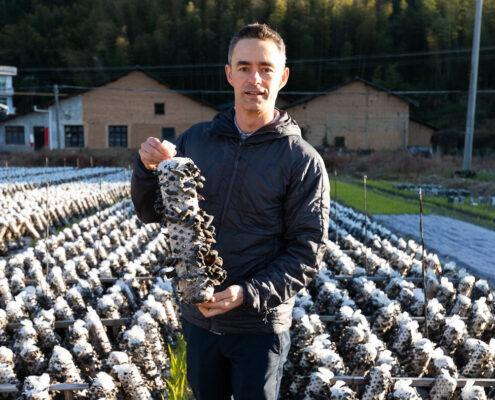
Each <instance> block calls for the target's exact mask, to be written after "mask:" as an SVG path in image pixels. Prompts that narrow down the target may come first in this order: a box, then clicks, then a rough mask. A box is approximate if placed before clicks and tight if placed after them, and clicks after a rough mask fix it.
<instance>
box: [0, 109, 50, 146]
mask: <svg viewBox="0 0 495 400" xmlns="http://www.w3.org/2000/svg"><path fill="white" fill-rule="evenodd" d="M6 126H24V145H17V144H6V143H5V127H6ZM35 126H42V127H44V128H45V127H48V113H37V112H32V113H29V114H26V115H22V116H19V117H16V118H12V119H9V120H7V121H4V122H2V123H0V151H26V150H34V147H31V146H30V141H31V139H32V137H31V135H33V140H34V131H33V129H34V127H35Z"/></svg>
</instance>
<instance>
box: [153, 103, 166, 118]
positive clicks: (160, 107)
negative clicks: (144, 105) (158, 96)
mask: <svg viewBox="0 0 495 400" xmlns="http://www.w3.org/2000/svg"><path fill="white" fill-rule="evenodd" d="M155 115H165V103H155Z"/></svg>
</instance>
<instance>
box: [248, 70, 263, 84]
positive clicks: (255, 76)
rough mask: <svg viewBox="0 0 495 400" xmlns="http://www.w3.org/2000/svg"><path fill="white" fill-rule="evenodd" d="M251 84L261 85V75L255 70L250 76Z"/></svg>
mask: <svg viewBox="0 0 495 400" xmlns="http://www.w3.org/2000/svg"><path fill="white" fill-rule="evenodd" d="M249 83H251V84H255V85H256V84H258V83H261V75H260V73H259V71H258V70H256V69H255V70H253V72H251V74H250V76H249Z"/></svg>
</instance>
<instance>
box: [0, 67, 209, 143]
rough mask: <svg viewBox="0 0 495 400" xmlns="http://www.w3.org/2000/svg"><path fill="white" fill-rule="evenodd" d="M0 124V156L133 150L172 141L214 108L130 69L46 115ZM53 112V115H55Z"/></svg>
mask: <svg viewBox="0 0 495 400" xmlns="http://www.w3.org/2000/svg"><path fill="white" fill-rule="evenodd" d="M38 111H44V112H42V113H40V112H30V113H27V114H24V115H20V116H17V117H10V118H8V119H7V120H5V121H2V122H1V123H0V151H15V150H27V149H29V148H34V149H38V148H41V147H44V146H45V147H48V148H50V149H63V148H88V149H105V148H110V147H125V148H138V147H139V144H140V143H141V142H142V141H144V140H145V139H146V138H147V137H149V136H155V137H158V138H162V139H169V140H173V139H174V138H175V137H177V136H178V135H180V134H181V133H182V132H183V131H184V130H186V129H187V128H188V127H189V126H191V125H192V124H194V123H197V122H201V121H209V120H211V119H212V118H213V116H214V115H215V114H216V113H217V112H218V111H217V110H216V109H215V108H214V107H212V106H210V105H208V104H205V103H204V102H201V101H198V100H196V99H194V98H192V97H190V96H187V95H184V94H181V93H179V92H178V91H175V90H172V89H170V88H169V87H168V86H167V85H165V84H164V83H162V82H160V81H158V80H157V79H155V78H154V77H152V76H150V75H149V74H147V73H145V72H143V71H141V70H134V71H132V72H129V73H127V74H125V75H123V76H121V77H119V78H117V79H115V80H113V81H110V82H107V83H106V84H103V85H102V86H99V87H97V88H93V89H90V90H87V91H84V92H81V93H78V94H76V95H72V96H69V97H67V98H63V99H61V100H60V101H59V107H58V110H57V108H56V106H55V104H52V105H51V106H50V107H48V109H47V110H38ZM57 111H58V112H57Z"/></svg>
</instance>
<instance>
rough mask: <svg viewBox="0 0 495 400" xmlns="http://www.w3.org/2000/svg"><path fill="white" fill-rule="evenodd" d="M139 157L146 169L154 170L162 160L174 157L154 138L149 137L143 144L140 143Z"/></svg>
mask: <svg viewBox="0 0 495 400" xmlns="http://www.w3.org/2000/svg"><path fill="white" fill-rule="evenodd" d="M139 155H140V156H141V161H142V162H143V164H144V166H145V167H146V168H147V169H156V166H157V165H158V164H159V163H161V162H162V161H163V160H168V159H169V158H170V157H173V156H174V155H172V154H170V153H169V151H168V150H167V149H166V148H165V146H163V145H162V143H161V142H160V141H159V140H158V139H157V138H155V137H149V138H148V139H146V141H145V142H143V143H141V148H140V149H139Z"/></svg>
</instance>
